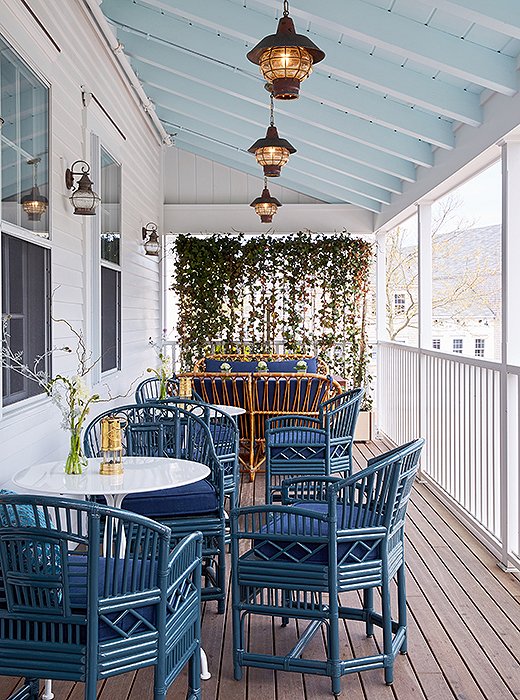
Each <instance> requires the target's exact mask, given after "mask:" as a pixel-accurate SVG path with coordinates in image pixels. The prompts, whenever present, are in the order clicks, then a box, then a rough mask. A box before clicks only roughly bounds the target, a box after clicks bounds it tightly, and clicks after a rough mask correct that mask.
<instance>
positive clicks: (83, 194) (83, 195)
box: [65, 160, 101, 216]
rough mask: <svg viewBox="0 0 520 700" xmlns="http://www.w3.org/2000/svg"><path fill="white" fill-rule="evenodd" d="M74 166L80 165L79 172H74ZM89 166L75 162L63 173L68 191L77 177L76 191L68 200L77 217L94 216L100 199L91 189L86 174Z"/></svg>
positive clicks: (79, 161) (83, 162)
mask: <svg viewBox="0 0 520 700" xmlns="http://www.w3.org/2000/svg"><path fill="white" fill-rule="evenodd" d="M76 165H81V170H74V168H75V166H76ZM89 172H90V165H89V164H88V163H86V162H85V161H84V160H77V161H75V162H74V163H73V164H72V166H71V167H70V168H67V170H66V172H65V186H66V187H67V189H68V190H71V189H72V188H73V187H74V178H75V177H79V180H78V182H77V183H76V189H75V190H74V192H73V193H72V194H71V195H70V197H69V199H70V202H71V204H72V206H73V207H74V214H78V215H79V216H94V214H95V213H96V207H97V205H98V204H99V203H100V201H101V197H100V196H99V195H98V194H96V192H94V190H93V189H92V184H93V183H92V180H91V179H90V178H89V176H88V174H89Z"/></svg>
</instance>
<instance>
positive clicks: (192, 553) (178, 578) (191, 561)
mask: <svg viewBox="0 0 520 700" xmlns="http://www.w3.org/2000/svg"><path fill="white" fill-rule="evenodd" d="M201 572H202V533H200V532H198V531H197V532H192V533H191V535H187V537H184V538H183V539H182V540H181V541H180V542H179V543H178V544H177V545H176V546H175V547H174V548H173V549H172V550H171V551H170V555H169V557H168V579H167V592H168V598H170V597H171V593H172V592H173V590H174V589H176V588H178V589H180V588H182V586H183V584H184V583H185V582H186V581H187V580H188V579H192V580H193V581H194V582H195V583H197V582H198V584H197V585H198V586H199V592H200V577H201Z"/></svg>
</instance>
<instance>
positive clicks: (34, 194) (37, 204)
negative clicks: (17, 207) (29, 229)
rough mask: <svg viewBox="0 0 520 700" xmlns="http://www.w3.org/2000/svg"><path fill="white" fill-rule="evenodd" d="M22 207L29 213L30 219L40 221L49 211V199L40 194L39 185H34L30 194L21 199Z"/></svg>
mask: <svg viewBox="0 0 520 700" xmlns="http://www.w3.org/2000/svg"><path fill="white" fill-rule="evenodd" d="M21 204H22V209H23V210H24V212H25V213H26V214H27V216H28V218H29V221H40V220H41V218H42V215H43V214H45V212H46V211H47V207H48V206H49V200H48V199H47V197H44V196H43V195H42V194H40V190H39V189H38V187H33V188H32V189H31V192H30V193H29V194H26V195H24V196H23V197H22V199H21Z"/></svg>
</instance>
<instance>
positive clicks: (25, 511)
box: [0, 489, 52, 527]
mask: <svg viewBox="0 0 520 700" xmlns="http://www.w3.org/2000/svg"><path fill="white" fill-rule="evenodd" d="M15 495H16V491H9V489H0V496H15ZM6 511H7V517H6ZM16 513H17V514H18V518H17V520H15V512H14V509H13V506H6V509H5V510H4V509H3V508H2V509H1V510H0V525H3V526H4V527H5V526H6V525H16V524H17V521H19V522H20V526H21V527H34V526H35V525H36V518H35V517H34V508H33V507H32V506H29V505H21V504H17V506H16ZM36 513H37V515H38V525H39V526H40V527H47V523H46V522H45V515H44V514H43V510H42V509H41V508H36ZM51 527H52V525H51Z"/></svg>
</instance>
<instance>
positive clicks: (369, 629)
mask: <svg viewBox="0 0 520 700" xmlns="http://www.w3.org/2000/svg"><path fill="white" fill-rule="evenodd" d="M363 609H364V611H365V614H366V616H367V619H366V622H365V629H366V633H367V637H373V636H374V623H373V622H372V617H371V615H372V613H373V612H374V589H373V588H365V590H364V591H363Z"/></svg>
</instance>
